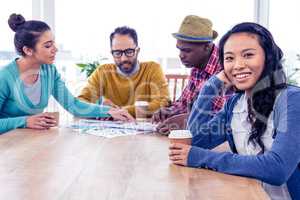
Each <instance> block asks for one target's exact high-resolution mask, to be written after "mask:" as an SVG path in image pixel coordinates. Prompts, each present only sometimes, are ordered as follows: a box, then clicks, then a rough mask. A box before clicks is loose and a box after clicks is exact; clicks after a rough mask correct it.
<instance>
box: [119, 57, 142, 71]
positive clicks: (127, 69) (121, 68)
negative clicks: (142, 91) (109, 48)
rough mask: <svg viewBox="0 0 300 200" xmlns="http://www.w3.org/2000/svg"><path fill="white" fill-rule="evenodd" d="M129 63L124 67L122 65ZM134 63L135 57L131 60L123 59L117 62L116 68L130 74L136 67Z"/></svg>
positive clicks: (135, 61) (135, 62)
mask: <svg viewBox="0 0 300 200" xmlns="http://www.w3.org/2000/svg"><path fill="white" fill-rule="evenodd" d="M125 64H126V65H130V67H127V66H126V67H125V66H124V65H125ZM136 64H137V59H135V60H133V61H132V62H131V61H124V62H120V63H117V66H118V68H119V69H120V71H121V72H123V73H124V74H131V73H132V72H133V71H134V70H135V68H136Z"/></svg>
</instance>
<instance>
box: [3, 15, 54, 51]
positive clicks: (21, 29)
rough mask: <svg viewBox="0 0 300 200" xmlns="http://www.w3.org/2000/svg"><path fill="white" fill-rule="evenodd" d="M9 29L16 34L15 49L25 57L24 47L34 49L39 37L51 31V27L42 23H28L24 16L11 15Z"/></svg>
mask: <svg viewBox="0 0 300 200" xmlns="http://www.w3.org/2000/svg"><path fill="white" fill-rule="evenodd" d="M8 25H9V27H10V28H11V29H12V30H13V31H14V32H16V33H15V37H14V44H15V49H16V51H17V53H18V54H19V55H22V56H25V52H24V51H23V47H24V46H26V47H28V48H31V49H34V48H35V45H36V43H37V42H38V39H39V37H40V36H41V35H42V34H43V33H44V32H45V31H48V30H50V27H49V26H48V25H47V24H46V23H45V22H42V21H36V20H30V21H26V20H25V18H24V17H23V16H22V15H19V14H15V13H14V14H11V15H10V16H9V19H8Z"/></svg>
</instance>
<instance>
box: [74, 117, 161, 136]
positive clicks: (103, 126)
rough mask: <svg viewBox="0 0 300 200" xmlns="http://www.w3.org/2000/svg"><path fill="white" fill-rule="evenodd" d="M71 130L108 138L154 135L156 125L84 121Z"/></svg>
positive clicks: (75, 124)
mask: <svg viewBox="0 0 300 200" xmlns="http://www.w3.org/2000/svg"><path fill="white" fill-rule="evenodd" d="M70 128H72V129H75V130H78V131H79V132H80V133H87V134H92V135H97V136H102V137H107V138H112V137H117V136H126V135H136V134H141V133H152V132H155V130H156V125H154V124H151V123H149V122H137V123H124V122H120V121H99V120H88V119H82V120H79V121H78V122H74V123H73V124H71V125H70Z"/></svg>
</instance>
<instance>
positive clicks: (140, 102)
mask: <svg viewBox="0 0 300 200" xmlns="http://www.w3.org/2000/svg"><path fill="white" fill-rule="evenodd" d="M134 105H135V106H148V105H149V103H148V102H147V101H136V102H135V104H134Z"/></svg>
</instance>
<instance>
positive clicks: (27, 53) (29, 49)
mask: <svg viewBox="0 0 300 200" xmlns="http://www.w3.org/2000/svg"><path fill="white" fill-rule="evenodd" d="M22 50H23V52H24V53H25V55H26V56H32V55H33V49H31V48H28V47H27V46H24V47H23V48H22Z"/></svg>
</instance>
